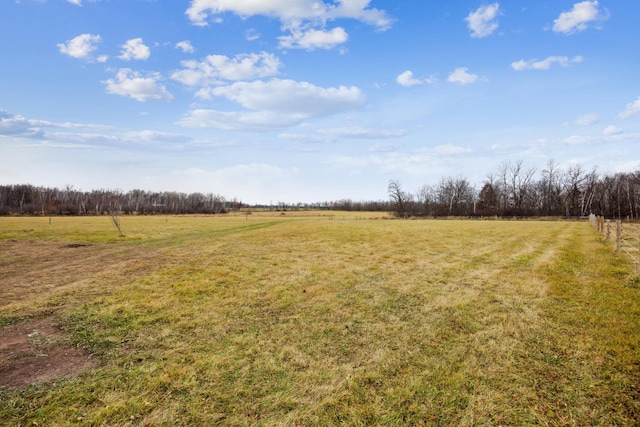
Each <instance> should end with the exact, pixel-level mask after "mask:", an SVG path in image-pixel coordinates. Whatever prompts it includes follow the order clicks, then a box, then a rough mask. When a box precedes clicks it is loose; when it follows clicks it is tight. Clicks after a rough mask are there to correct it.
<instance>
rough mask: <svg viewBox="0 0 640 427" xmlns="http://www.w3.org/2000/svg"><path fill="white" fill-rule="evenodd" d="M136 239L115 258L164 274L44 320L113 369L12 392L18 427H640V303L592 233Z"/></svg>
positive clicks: (466, 229)
mask: <svg viewBox="0 0 640 427" xmlns="http://www.w3.org/2000/svg"><path fill="white" fill-rule="evenodd" d="M335 218H340V216H336V217H335ZM126 219H127V222H129V226H130V227H132V229H133V228H135V229H136V230H137V231H136V232H135V238H132V237H127V238H124V239H123V240H119V241H118V240H117V239H116V242H113V243H111V242H110V243H108V244H107V243H105V244H104V247H103V246H100V247H99V248H98V249H99V250H104V251H108V250H112V249H111V248H112V247H113V245H115V246H118V247H120V248H122V247H124V246H125V245H126V246H127V247H128V249H127V251H126V254H127V256H129V257H131V258H132V259H134V258H136V257H142V256H144V255H145V254H147V255H148V254H153V257H155V262H151V261H149V259H154V258H153V257H151V258H149V257H147V258H145V259H146V260H147V261H146V264H145V266H144V267H145V268H144V270H140V271H138V270H136V273H135V274H132V275H131V276H130V277H128V276H127V275H125V274H117V271H116V272H115V274H114V276H108V275H105V274H102V275H101V276H100V279H101V281H102V282H103V283H100V282H99V281H98V282H92V284H91V285H89V286H87V285H86V284H85V285H83V286H78V287H76V288H74V290H73V292H70V291H69V292H66V291H60V292H58V293H54V294H51V296H49V297H46V296H45V297H42V298H41V299H39V300H38V301H39V302H38V303H37V304H39V305H40V306H41V307H52V306H54V305H55V306H56V307H60V308H59V309H58V310H57V311H56V313H57V315H58V316H59V317H60V319H61V320H62V321H63V323H64V324H65V325H66V328H67V330H68V331H69V333H70V334H71V335H72V337H73V339H74V340H75V342H77V343H78V344H80V345H83V346H86V347H88V348H89V349H91V351H93V352H94V353H96V354H97V355H98V356H99V358H100V360H101V365H100V366H99V367H98V368H95V369H93V370H91V371H89V372H86V373H85V374H83V375H82V376H81V377H78V378H75V379H70V380H60V381H57V382H54V383H52V384H46V385H37V386H33V387H31V388H28V389H24V390H18V391H4V392H2V395H1V396H0V397H1V399H0V415H2V416H0V419H2V420H5V421H0V422H6V423H7V425H16V424H18V425H20V424H22V425H33V423H34V422H35V423H38V424H39V425H54V426H55V425H87V424H90V425H123V426H124V425H167V426H168V425H216V424H219V425H264V426H275V425H394V426H395V425H443V426H444V425H463V426H464V425H468V426H471V425H603V426H605V425H606V426H609V425H634V424H637V422H638V421H639V420H640V407H639V404H640V395H639V390H638V384H640V372H639V371H638V368H639V366H640V363H639V362H640V354H639V351H638V344H639V342H640V328H639V326H640V309H639V307H640V286H639V285H638V281H637V280H636V279H634V278H633V277H632V276H630V275H629V273H628V272H629V271H630V266H629V265H628V264H627V263H626V260H624V259H623V258H621V257H618V256H617V255H616V254H614V253H613V251H612V249H611V247H610V246H609V245H608V244H606V243H604V242H603V241H602V240H601V239H599V238H598V237H597V236H596V234H595V232H594V231H593V230H592V229H591V228H589V226H588V224H586V223H578V222H534V221H531V222H511V221H497V222H493V221H491V222H489V221H487V222H483V221H356V220H353V219H351V217H346V216H345V219H344V220H339V219H334V220H329V219H327V218H303V219H301V218H298V219H296V220H290V219H283V218H278V219H277V220H275V219H274V218H272V217H269V218H267V217H263V218H261V217H260V216H258V215H256V216H251V217H249V218H222V217H220V218H183V219H180V224H181V225H180V227H184V228H183V229H181V230H174V231H173V232H168V231H166V230H165V231H164V233H165V234H162V233H163V231H162V228H163V227H162V224H160V222H159V221H158V223H156V222H153V221H156V220H159V218H154V219H144V218H140V219H137V218H136V219H129V218H126ZM55 220H56V219H55V218H54V221H55ZM173 220H174V219H173V218H168V219H167V221H165V222H167V223H169V224H171V222H172V221H173ZM135 221H139V222H138V223H137V225H135V226H134V223H135ZM149 221H151V222H149ZM176 221H177V219H176ZM267 223H269V224H270V225H267V226H265V224H267ZM151 224H152V225H153V226H151ZM252 224H253V226H251V225H252ZM258 224H263V226H258ZM145 226H148V227H150V228H149V229H148V231H145V230H147V229H146V228H145ZM136 227H137V228H136ZM154 227H157V229H156V228H154ZM123 228H125V234H128V233H127V231H126V225H125V222H124V221H123ZM222 230H226V231H225V232H222ZM112 231H113V230H112ZM113 233H114V234H115V231H113ZM158 235H162V236H161V237H162V239H163V240H162V244H161V245H159V244H158V242H159V237H158ZM48 238H49V239H52V238H53V239H55V236H50V237H48ZM89 239H91V238H89ZM127 239H128V240H127ZM98 243H99V242H98ZM21 256H23V257H26V258H28V254H23V255H21ZM120 265H121V264H115V265H114V266H113V268H115V269H117V268H118V266H120ZM143 273H144V274H143ZM114 277H115V278H117V280H114ZM116 282H117V283H116ZM47 298H50V299H49V300H48V299H47ZM54 303H55V304H54ZM21 307H22V306H21ZM15 310H16V307H15V306H13V307H12V311H11V316H14V317H12V318H15V316H16V313H15ZM24 310H26V311H29V310H33V311H34V312H37V311H38V307H35V308H29V307H24ZM2 314H3V315H5V317H6V313H5V312H4V311H3V312H2Z"/></svg>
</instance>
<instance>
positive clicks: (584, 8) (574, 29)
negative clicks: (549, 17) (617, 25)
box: [553, 0, 609, 34]
mask: <svg viewBox="0 0 640 427" xmlns="http://www.w3.org/2000/svg"><path fill="white" fill-rule="evenodd" d="M598 6H599V4H598V0H593V1H589V0H587V1H583V2H580V3H576V4H574V5H573V9H571V10H570V11H569V12H562V13H561V14H560V16H559V17H558V19H556V20H555V21H553V31H554V32H556V33H565V34H574V33H578V32H580V31H584V30H586V29H587V28H588V27H589V23H591V22H594V21H604V20H606V19H608V18H609V17H608V14H607V13H601V12H600V10H599V9H598Z"/></svg>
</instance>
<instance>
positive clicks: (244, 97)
mask: <svg viewBox="0 0 640 427" xmlns="http://www.w3.org/2000/svg"><path fill="white" fill-rule="evenodd" d="M212 94H213V95H215V96H221V97H224V98H227V99H229V100H231V101H234V102H237V103H238V104H240V105H242V106H243V107H245V108H248V109H251V110H267V111H273V112H280V113H287V114H302V115H304V116H307V117H319V116H325V115H328V114H332V113H335V112H338V111H346V110H353V109H355V108H359V107H361V106H362V105H363V104H364V94H363V93H362V91H361V90H360V89H358V88H357V87H354V86H352V87H346V86H340V87H337V88H334V87H330V88H322V87H318V86H314V85H313V84H311V83H307V82H297V81H294V80H280V79H273V80H271V81H269V82H263V81H255V82H238V83H234V84H232V85H230V86H221V87H217V88H214V89H213V90H212Z"/></svg>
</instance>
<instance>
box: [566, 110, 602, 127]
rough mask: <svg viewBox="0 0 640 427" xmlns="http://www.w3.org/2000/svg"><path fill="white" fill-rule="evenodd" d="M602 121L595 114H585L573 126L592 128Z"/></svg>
mask: <svg viewBox="0 0 640 427" xmlns="http://www.w3.org/2000/svg"><path fill="white" fill-rule="evenodd" d="M599 121H600V117H598V115H597V114H595V113H590V114H585V115H583V116H580V117H577V118H576V119H575V120H574V121H573V124H574V125H577V126H591V125H593V124H596V123H598V122H599Z"/></svg>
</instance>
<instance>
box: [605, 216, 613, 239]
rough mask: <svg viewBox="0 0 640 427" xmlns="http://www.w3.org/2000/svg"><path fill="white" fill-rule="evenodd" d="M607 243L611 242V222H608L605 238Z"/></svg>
mask: <svg viewBox="0 0 640 427" xmlns="http://www.w3.org/2000/svg"><path fill="white" fill-rule="evenodd" d="M604 239H605V240H606V241H607V242H608V241H609V240H611V220H610V219H608V220H607V230H606V234H605V238H604Z"/></svg>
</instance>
